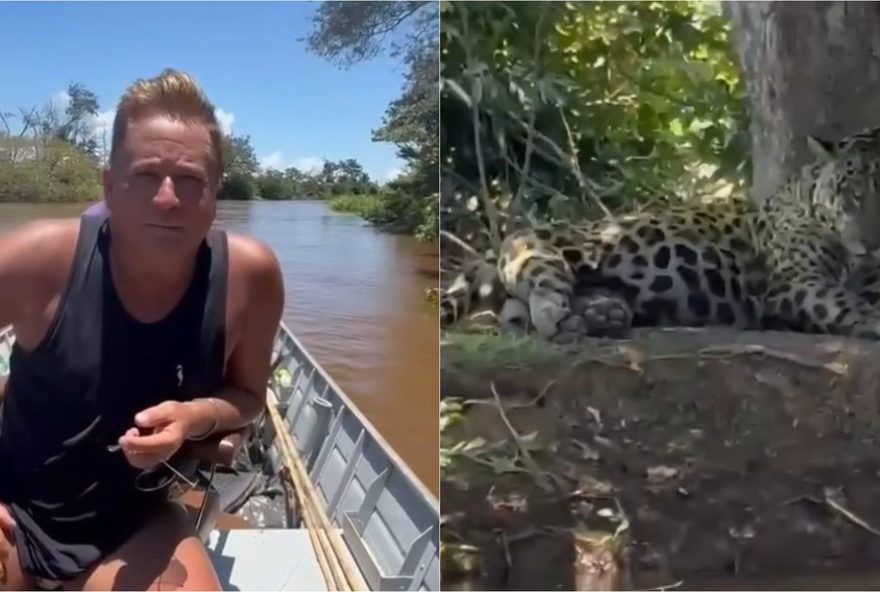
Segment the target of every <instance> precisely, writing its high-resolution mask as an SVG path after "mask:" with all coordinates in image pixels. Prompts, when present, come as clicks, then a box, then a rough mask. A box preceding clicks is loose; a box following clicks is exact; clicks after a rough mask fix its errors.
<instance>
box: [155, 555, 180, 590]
mask: <svg viewBox="0 0 880 592" xmlns="http://www.w3.org/2000/svg"><path fill="white" fill-rule="evenodd" d="M186 576H187V572H186V568H185V567H184V566H183V564H182V563H181V562H180V561H178V560H177V558H176V557H172V558H171V561H169V562H168V567H166V568H165V571H163V572H162V573H161V574H160V575H159V579H158V580H157V581H156V589H157V590H179V589H181V588H182V587H183V586H184V584H186Z"/></svg>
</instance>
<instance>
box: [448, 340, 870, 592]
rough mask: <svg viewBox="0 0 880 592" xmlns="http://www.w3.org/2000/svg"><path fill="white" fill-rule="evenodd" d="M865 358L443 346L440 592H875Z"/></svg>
mask: <svg viewBox="0 0 880 592" xmlns="http://www.w3.org/2000/svg"><path fill="white" fill-rule="evenodd" d="M878 355H880V346H878V344H876V343H875V342H870V341H864V340H842V339H839V338H835V337H828V336H824V337H823V336H815V335H800V334H791V333H773V332H765V333H757V332H736V331H724V330H692V331H689V330H669V331H640V332H635V333H634V334H633V336H632V338H631V339H627V340H588V341H587V342H585V343H584V344H583V345H582V346H581V347H578V348H568V349H565V348H559V347H553V346H550V345H546V344H544V343H542V342H539V341H537V340H533V339H529V338H513V337H510V338H507V337H494V336H480V335H471V336H465V335H460V334H454V335H448V336H445V337H444V343H443V346H442V352H441V357H440V359H441V377H440V383H441V500H442V512H443V515H444V516H446V517H447V518H446V522H445V524H444V529H443V532H442V537H443V545H444V553H443V556H444V570H443V577H444V582H443V588H444V589H456V588H457V589H494V590H514V589H544V590H554V589H575V590H598V589H602V590H608V589H611V590H615V589H616V590H623V589H634V588H635V589H650V588H657V587H662V586H675V587H677V588H679V589H741V588H740V587H742V588H748V589H773V588H776V589H797V586H799V585H800V586H802V585H803V579H804V575H805V574H810V577H811V578H812V579H813V581H815V582H821V586H818V587H817V586H816V585H813V588H814V589H853V588H851V587H850V586H851V585H852V584H853V583H854V582H853V580H852V579H851V575H852V574H856V573H858V574H860V575H859V577H860V578H864V577H867V578H873V581H874V583H873V584H871V585H870V586H868V587H869V588H870V587H875V586H876V583H877V580H878V578H877V577H876V576H877V574H871V573H870V570H872V569H873V566H875V565H876V560H877V558H878V557H880V539H878V537H877V532H878V530H877V527H878V525H880V510H878V508H877V506H876V503H874V500H876V497H877V495H880V486H878V484H877V479H876V477H877V474H880V473H878V471H880V461H878V460H877V458H878V454H877V452H878V448H880V439H878V438H877V436H876V434H877V431H878V428H880V414H878V412H877V409H878V405H877V402H876V396H875V392H876V388H875V385H876V384H877V383H878V380H880V369H878V368H877V365H876V362H875V360H876V359H877V356H878ZM835 582H836V583H835ZM860 582H861V585H859V586H857V588H864V587H865V581H864V580H860Z"/></svg>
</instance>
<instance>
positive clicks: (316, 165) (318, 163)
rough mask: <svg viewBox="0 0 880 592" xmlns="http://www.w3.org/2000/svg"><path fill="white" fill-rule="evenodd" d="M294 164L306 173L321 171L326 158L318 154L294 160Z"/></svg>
mask: <svg viewBox="0 0 880 592" xmlns="http://www.w3.org/2000/svg"><path fill="white" fill-rule="evenodd" d="M293 166H295V167H296V168H298V169H299V170H301V171H302V172H304V173H312V174H314V173H319V172H321V170H322V169H323V168H324V159H323V158H318V157H317V156H306V157H303V158H297V159H296V160H294V161H293Z"/></svg>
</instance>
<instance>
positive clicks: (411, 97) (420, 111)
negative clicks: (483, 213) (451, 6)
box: [306, 1, 439, 238]
mask: <svg viewBox="0 0 880 592" xmlns="http://www.w3.org/2000/svg"><path fill="white" fill-rule="evenodd" d="M313 25H314V27H313V31H312V33H311V34H310V35H309V37H308V38H307V39H306V42H307V44H308V47H309V49H310V50H311V51H312V52H314V53H315V54H317V55H319V56H322V57H324V58H326V59H328V60H329V61H331V62H332V63H335V64H337V65H338V66H341V67H343V68H350V67H352V66H353V65H355V64H357V63H359V62H361V61H363V60H367V59H371V58H373V57H375V56H377V55H379V54H380V53H381V52H382V51H383V50H385V49H388V50H389V51H390V52H391V55H393V56H395V57H397V58H399V59H401V61H402V62H403V63H404V64H405V65H406V67H407V74H406V80H405V84H404V88H403V92H402V94H401V96H400V97H399V98H398V99H396V100H395V101H393V102H392V103H391V104H390V105H389V106H388V108H387V109H386V112H385V116H384V118H383V122H382V125H381V126H380V127H379V128H377V129H376V130H374V132H373V140H374V141H383V142H391V143H393V144H395V145H396V146H397V149H398V155H399V156H400V158H401V159H403V160H404V162H405V163H406V166H407V169H408V171H407V172H408V173H409V174H408V175H406V176H405V177H404V178H403V179H405V180H406V181H407V182H406V183H398V184H396V185H395V186H394V187H393V188H391V187H389V188H386V190H387V191H386V192H397V193H399V194H400V195H395V196H394V199H389V200H388V202H387V209H388V212H386V214H387V216H385V218H387V219H394V217H395V212H398V213H401V216H402V217H401V218H400V220H398V222H400V223H395V224H394V227H395V229H397V230H399V229H400V228H401V227H402V226H408V227H409V228H407V229H406V230H407V231H409V232H416V233H418V234H419V235H420V236H422V237H425V238H434V237H436V230H437V229H436V225H435V221H436V215H434V216H431V215H426V214H423V213H428V212H430V210H431V209H432V208H433V209H434V210H436V208H437V207H438V195H439V194H438V192H437V179H438V174H439V168H438V167H439V159H438V155H439V147H438V145H437V120H438V117H439V106H438V102H437V96H438V92H439V87H438V82H437V59H438V54H437V38H438V36H439V10H438V5H437V3H435V2H387V1H386V2H325V3H323V4H321V6H320V7H319V8H318V10H317V11H316V14H315V18H314V22H313ZM407 201H408V202H411V203H408V204H407V207H406V208H403V209H401V208H400V204H401V203H402V202H407ZM412 211H418V212H419V213H420V214H419V216H417V217H413V216H411V215H410V214H411V212H412ZM404 220H405V222H406V223H405V224H404Z"/></svg>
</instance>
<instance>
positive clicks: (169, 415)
mask: <svg viewBox="0 0 880 592" xmlns="http://www.w3.org/2000/svg"><path fill="white" fill-rule="evenodd" d="M134 421H135V424H137V427H133V428H130V429H129V430H128V431H127V432H125V434H124V435H123V436H122V437H121V438H119V445H120V446H121V447H122V452H123V454H125V458H126V459H127V460H128V463H129V464H130V465H131V466H133V467H137V468H139V469H148V468H151V467H154V466H156V465H158V464H159V463H161V462H162V461H167V460H168V459H170V458H171V457H172V456H174V453H176V452H177V451H178V450H180V447H181V446H183V443H184V441H185V440H186V436H187V434H188V433H189V428H190V424H191V423H192V421H193V418H192V411H191V409H190V407H189V406H187V405H186V404H185V403H180V402H178V401H165V402H164V403H159V404H158V405H156V406H155V407H150V408H149V409H144V410H143V411H141V412H140V413H138V414H137V415H135V417H134ZM138 428H141V429H144V430H147V431H148V433H147V434H146V435H143V436H142V435H141V434H140V430H138ZM149 430H152V432H151V433H150V432H149Z"/></svg>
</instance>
